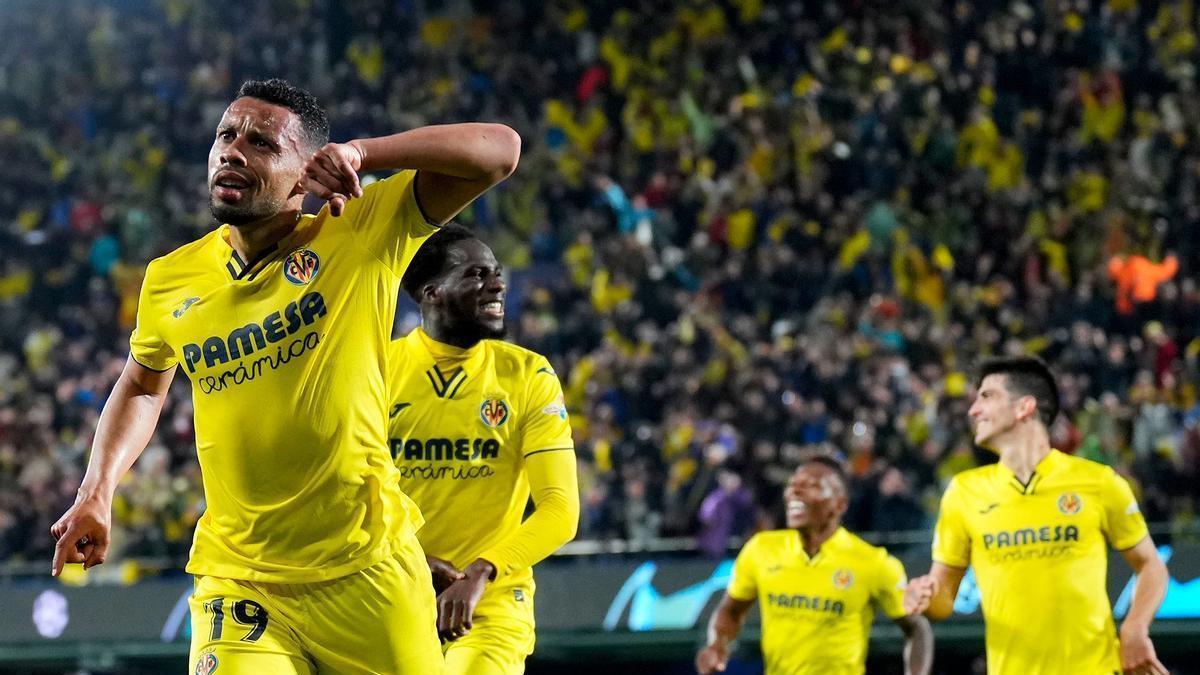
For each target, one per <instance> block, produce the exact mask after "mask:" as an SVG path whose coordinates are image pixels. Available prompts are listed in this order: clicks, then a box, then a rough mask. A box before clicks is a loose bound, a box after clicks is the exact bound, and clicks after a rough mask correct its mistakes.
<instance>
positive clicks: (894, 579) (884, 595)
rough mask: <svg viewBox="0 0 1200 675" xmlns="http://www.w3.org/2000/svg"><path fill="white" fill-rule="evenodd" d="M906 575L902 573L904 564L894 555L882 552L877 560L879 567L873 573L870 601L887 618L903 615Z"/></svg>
mask: <svg viewBox="0 0 1200 675" xmlns="http://www.w3.org/2000/svg"><path fill="white" fill-rule="evenodd" d="M906 583H908V576H907V575H905V573H904V565H902V564H901V563H900V561H899V560H897V559H896V558H895V557H893V556H890V555H887V554H884V555H883V557H882V558H880V560H879V569H878V571H877V573H876V575H875V587H874V588H872V589H871V601H872V602H873V603H874V604H875V606H876V607H878V608H879V611H881V612H883V613H884V614H886V615H887V616H888V617H889V618H892V619H897V618H899V617H902V616H904V615H905V611H904V585H905V584H906Z"/></svg>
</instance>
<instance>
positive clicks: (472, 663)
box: [444, 579, 534, 675]
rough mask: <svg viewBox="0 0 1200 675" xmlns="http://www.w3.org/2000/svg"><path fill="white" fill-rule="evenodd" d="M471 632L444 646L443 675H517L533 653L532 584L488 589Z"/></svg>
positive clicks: (481, 601) (523, 582)
mask: <svg viewBox="0 0 1200 675" xmlns="http://www.w3.org/2000/svg"><path fill="white" fill-rule="evenodd" d="M472 623H473V625H472V627H471V632H470V633H467V634H466V635H464V636H463V637H461V638H459V639H457V640H455V641H454V642H448V643H446V645H445V647H444V649H445V652H446V675H521V673H524V672H525V657H527V656H529V655H530V654H532V653H533V642H534V624H533V580H532V579H528V580H525V581H522V582H521V583H519V584H517V585H506V584H503V583H501V584H499V585H495V586H489V587H488V589H487V590H486V591H484V594H483V597H482V598H480V599H479V604H478V605H477V606H476V607H475V616H474V620H473V622H472Z"/></svg>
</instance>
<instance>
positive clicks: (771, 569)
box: [767, 565, 783, 574]
mask: <svg viewBox="0 0 1200 675" xmlns="http://www.w3.org/2000/svg"><path fill="white" fill-rule="evenodd" d="M781 569H783V565H768V566H767V574H775V573H776V572H778V571H779V570H781Z"/></svg>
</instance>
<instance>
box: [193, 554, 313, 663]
mask: <svg viewBox="0 0 1200 675" xmlns="http://www.w3.org/2000/svg"><path fill="white" fill-rule="evenodd" d="M188 606H189V609H190V610H191V621H192V626H191V627H192V644H191V650H190V654H189V657H188V672H189V673H194V674H195V675H209V673H213V672H214V671H217V669H218V668H220V673H221V674H222V675H225V674H226V673H232V674H235V675H236V674H238V673H242V674H244V675H258V674H260V673H279V674H280V675H314V674H315V673H316V670H315V669H314V668H313V664H312V663H311V662H309V660H308V658H307V657H306V656H305V653H304V650H303V648H302V647H301V645H300V641H299V640H298V639H297V637H296V634H295V633H294V631H293V630H292V629H291V627H290V626H288V622H287V620H286V619H285V618H284V615H285V614H286V612H283V611H281V610H280V603H279V602H277V601H276V600H273V599H272V598H268V597H266V595H265V594H264V593H263V592H262V591H261V590H260V589H259V588H258V587H255V586H254V585H252V584H245V583H242V582H238V581H233V580H231V579H217V578H214V577H199V578H197V579H196V590H195V591H194V592H193V593H192V597H191V598H190V599H189V600H188Z"/></svg>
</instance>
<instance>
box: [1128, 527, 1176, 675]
mask: <svg viewBox="0 0 1200 675" xmlns="http://www.w3.org/2000/svg"><path fill="white" fill-rule="evenodd" d="M1121 555H1122V556H1124V557H1125V561H1126V562H1128V563H1129V566H1130V567H1132V568H1133V573H1134V574H1136V575H1137V582H1136V583H1135V584H1134V587H1133V601H1132V602H1130V603H1129V613H1128V614H1126V615H1125V621H1124V622H1122V623H1121V667H1122V668H1123V669H1124V670H1125V672H1127V673H1151V674H1152V675H1166V673H1167V669H1166V668H1165V667H1164V666H1163V664H1162V663H1161V662H1159V660H1158V656H1157V655H1156V654H1155V652H1154V644H1153V643H1152V642H1150V622H1152V621H1154V615H1155V614H1156V613H1157V612H1158V606H1159V605H1161V604H1162V601H1163V597H1164V596H1166V594H1167V579H1168V577H1167V566H1166V565H1165V564H1163V561H1162V559H1161V558H1159V557H1158V551H1156V550H1155V548H1154V542H1153V541H1152V540H1151V539H1150V537H1149V536H1146V537H1143V538H1142V540H1141V541H1139V542H1138V543H1137V544H1135V545H1134V546H1133V547H1132V548H1128V549H1125V550H1124V551H1121Z"/></svg>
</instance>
